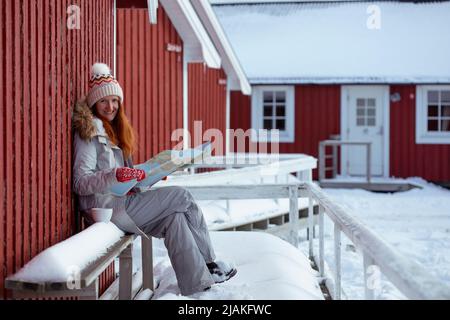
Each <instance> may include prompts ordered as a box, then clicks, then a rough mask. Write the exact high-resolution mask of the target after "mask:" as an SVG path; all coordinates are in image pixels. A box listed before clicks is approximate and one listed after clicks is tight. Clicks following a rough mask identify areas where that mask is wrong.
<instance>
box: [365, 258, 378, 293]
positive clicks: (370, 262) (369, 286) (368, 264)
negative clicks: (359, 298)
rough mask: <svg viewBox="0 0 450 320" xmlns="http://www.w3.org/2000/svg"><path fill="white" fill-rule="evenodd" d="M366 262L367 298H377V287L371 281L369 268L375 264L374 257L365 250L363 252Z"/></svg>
mask: <svg viewBox="0 0 450 320" xmlns="http://www.w3.org/2000/svg"><path fill="white" fill-rule="evenodd" d="M363 264H364V295H365V298H366V300H375V288H374V287H373V285H372V283H369V280H370V279H369V277H370V274H369V268H370V267H371V266H373V265H374V261H373V259H372V258H371V257H370V256H369V255H368V254H367V253H366V252H365V251H364V253H363Z"/></svg>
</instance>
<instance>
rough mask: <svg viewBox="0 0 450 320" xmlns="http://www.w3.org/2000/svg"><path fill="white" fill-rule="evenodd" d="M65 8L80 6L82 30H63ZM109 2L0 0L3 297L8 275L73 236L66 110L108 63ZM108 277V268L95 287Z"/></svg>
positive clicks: (103, 285)
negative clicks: (97, 67)
mask: <svg viewBox="0 0 450 320" xmlns="http://www.w3.org/2000/svg"><path fill="white" fill-rule="evenodd" d="M69 5H78V6H79V7H80V9H81V29H80V30H69V29H68V28H67V18H68V14H67V7H68V6H69ZM112 5H113V1H112V0H96V1H91V0H71V1H69V0H14V1H0V29H1V30H0V31H1V32H0V82H1V84H0V109H1V112H0V132H1V138H0V139H1V140H0V141H1V143H0V149H1V150H0V151H1V152H0V298H7V297H8V296H7V292H6V290H4V279H5V277H6V276H7V275H9V274H12V273H14V272H15V271H17V269H18V268H20V267H22V266H23V265H24V264H25V263H27V262H28V261H29V260H30V259H31V258H33V257H34V256H35V255H36V254H38V253H39V252H41V251H42V250H44V249H45V248H47V247H49V246H51V245H53V244H55V243H57V242H59V241H61V240H63V239H66V238H67V237H69V236H71V235H72V234H73V233H74V232H75V229H74V215H75V213H74V206H73V201H72V190H71V185H72V178H71V172H72V137H71V112H70V108H71V107H72V106H73V105H74V103H75V101H76V100H77V99H78V98H80V97H81V96H82V95H84V94H86V92H87V85H88V79H89V72H90V70H89V69H90V65H92V63H94V62H96V61H104V62H105V63H108V64H109V65H112V62H113V60H112V58H113V57H112V52H113V51H112V49H113V48H112V45H113V42H112V31H113V30H112V28H113V20H112V13H113V12H112V10H113V8H112ZM94 31H95V32H94ZM113 280H114V268H113V266H111V267H109V269H108V270H107V271H106V272H105V274H104V275H102V276H101V282H100V289H101V290H104V289H105V288H106V287H107V286H108V285H109V284H110V283H111V282H112V281H113Z"/></svg>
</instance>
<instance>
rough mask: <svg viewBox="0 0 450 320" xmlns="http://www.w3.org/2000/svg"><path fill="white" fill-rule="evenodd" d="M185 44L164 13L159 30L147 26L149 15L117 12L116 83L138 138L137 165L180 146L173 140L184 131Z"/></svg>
mask: <svg viewBox="0 0 450 320" xmlns="http://www.w3.org/2000/svg"><path fill="white" fill-rule="evenodd" d="M168 44H173V45H177V46H180V47H182V41H181V38H180V37H179V36H178V34H177V32H176V30H175V28H174V27H173V25H172V23H171V22H170V20H169V18H168V16H167V15H166V13H165V12H164V10H163V8H162V7H160V8H159V9H158V24H156V25H150V24H149V23H148V11H147V9H136V8H134V9H127V8H118V9H117V77H118V80H119V82H120V84H121V85H122V87H123V90H124V106H125V110H126V113H127V115H128V116H129V118H130V121H131V123H132V125H133V127H134V128H135V129H136V131H137V134H138V143H139V148H138V152H137V153H136V154H135V155H134V157H133V160H134V162H135V163H139V162H143V161H145V160H147V159H148V158H150V157H151V156H153V155H155V154H156V153H158V152H160V151H162V150H164V149H170V148H172V147H173V146H175V145H176V144H177V142H176V141H173V142H172V141H171V134H172V132H173V131H174V130H175V129H177V128H183V92H182V87H183V59H182V52H174V51H168V50H167V45H168Z"/></svg>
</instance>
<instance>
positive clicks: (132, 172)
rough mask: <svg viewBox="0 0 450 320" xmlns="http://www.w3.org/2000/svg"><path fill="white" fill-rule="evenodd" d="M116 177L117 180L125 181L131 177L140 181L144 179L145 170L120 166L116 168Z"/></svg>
mask: <svg viewBox="0 0 450 320" xmlns="http://www.w3.org/2000/svg"><path fill="white" fill-rule="evenodd" d="M116 178H117V181H119V182H127V181H130V180H133V179H137V181H142V180H144V179H145V171H144V170H141V169H133V168H128V167H120V168H117V170H116Z"/></svg>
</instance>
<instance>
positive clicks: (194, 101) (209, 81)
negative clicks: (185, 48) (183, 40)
mask: <svg viewBox="0 0 450 320" xmlns="http://www.w3.org/2000/svg"><path fill="white" fill-rule="evenodd" d="M188 68H189V70H188V75H189V79H188V84H189V85H188V87H189V94H188V97H189V115H188V121H189V132H190V134H191V139H192V141H191V145H190V146H191V147H195V146H197V145H199V144H201V143H202V142H203V140H200V139H201V138H202V137H203V133H205V131H207V130H208V129H218V130H219V131H220V132H221V134H222V143H220V141H217V147H216V148H217V149H215V150H214V152H213V154H214V155H224V154H225V145H226V141H225V140H226V139H225V134H226V96H227V86H226V79H227V77H226V74H225V72H224V71H223V70H222V69H211V68H208V67H207V66H206V65H204V64H202V63H192V64H189V67H188ZM195 121H201V128H202V132H201V135H198V137H197V138H195V136H194V134H195V130H194V122H195ZM197 131H198V130H197ZM216 138H217V137H215V138H214V139H216ZM219 143H220V144H221V147H219V146H218V144H219ZM214 146H216V145H215V144H214Z"/></svg>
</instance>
